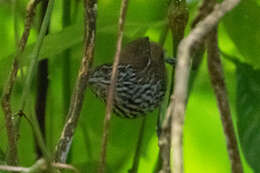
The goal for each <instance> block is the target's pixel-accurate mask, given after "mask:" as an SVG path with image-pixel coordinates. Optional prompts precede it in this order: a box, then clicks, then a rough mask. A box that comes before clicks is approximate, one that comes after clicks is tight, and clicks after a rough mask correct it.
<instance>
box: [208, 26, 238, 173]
mask: <svg viewBox="0 0 260 173" xmlns="http://www.w3.org/2000/svg"><path fill="white" fill-rule="evenodd" d="M207 46H208V70H209V74H210V78H211V83H212V86H213V88H214V91H215V95H216V97H217V101H218V107H219V111H220V114H221V120H222V124H223V127H224V132H225V135H226V141H227V150H228V154H229V159H230V161H231V168H232V173H243V167H242V163H241V159H240V155H239V149H238V142H237V139H236V135H235V129H234V125H233V122H232V116H231V111H230V107H229V102H228V96H227V89H226V85H225V81H224V74H223V69H222V65H221V60H220V56H219V48H218V34H217V28H215V29H214V30H213V31H212V32H211V33H210V34H209V37H208V40H207Z"/></svg>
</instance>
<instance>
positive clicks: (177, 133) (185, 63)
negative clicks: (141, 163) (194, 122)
mask: <svg viewBox="0 0 260 173" xmlns="http://www.w3.org/2000/svg"><path fill="white" fill-rule="evenodd" d="M238 3H239V0H225V1H223V2H222V3H221V4H218V5H216V6H215V8H214V10H213V11H212V13H210V14H209V15H208V16H207V17H206V18H205V19H204V20H203V21H201V22H200V23H198V24H197V26H196V27H195V28H194V29H193V30H192V31H191V33H190V34H189V35H188V36H187V37H186V38H185V39H183V40H182V41H181V43H180V45H179V47H178V54H177V57H178V61H177V66H176V71H175V72H176V73H175V82H174V83H175V85H174V93H173V94H174V97H175V98H174V99H173V97H172V99H171V104H170V106H169V107H168V110H169V111H168V113H170V116H171V117H172V129H171V134H172V140H171V146H172V150H173V151H174V152H173V159H172V160H174V163H173V172H175V173H182V172H183V158H182V156H183V151H182V142H183V141H182V137H183V124H184V115H185V110H186V101H187V95H188V94H187V93H188V80H189V72H190V57H191V55H192V52H193V51H194V49H195V48H196V43H198V42H200V41H201V40H203V39H204V38H205V37H206V35H207V34H208V33H209V32H210V31H211V30H212V29H213V28H214V27H215V26H216V25H217V24H218V22H219V20H220V19H221V18H222V17H223V16H224V15H225V14H226V13H227V12H228V11H230V10H231V9H232V8H234V7H235V6H236V5H237V4H238ZM173 102H175V103H174V104H173Z"/></svg>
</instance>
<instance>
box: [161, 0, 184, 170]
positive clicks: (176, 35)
mask: <svg viewBox="0 0 260 173" xmlns="http://www.w3.org/2000/svg"><path fill="white" fill-rule="evenodd" d="M188 17H189V12H188V10H187V7H186V1H185V0H172V1H171V3H170V5H169V9H168V20H169V28H170V29H171V32H172V41H173V57H176V55H177V49H178V45H179V43H180V41H181V40H182V39H183V37H184V31H185V28H186V25H187V22H188ZM174 73H175V70H174V66H172V73H171V76H172V78H171V81H170V90H169V94H168V95H167V97H168V104H169V102H170V97H171V95H172V92H173V84H174ZM170 122H171V117H170V116H169V115H168V116H166V117H165V118H164V120H163V123H162V127H161V134H160V135H159V147H160V151H159V157H160V162H162V163H161V169H160V173H169V172H170V150H171V147H170V145H171V144H170V143H171V142H170V141H171V135H170V133H171V123H170Z"/></svg>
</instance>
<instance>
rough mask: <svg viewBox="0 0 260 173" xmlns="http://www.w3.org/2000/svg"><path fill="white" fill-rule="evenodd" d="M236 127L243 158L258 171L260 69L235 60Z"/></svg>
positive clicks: (259, 156) (259, 169) (259, 161)
mask: <svg viewBox="0 0 260 173" xmlns="http://www.w3.org/2000/svg"><path fill="white" fill-rule="evenodd" d="M236 74H237V98H236V110H237V128H238V133H239V139H240V143H241V146H242V150H243V152H244V155H245V158H246V160H247V162H248V163H249V165H250V166H251V167H252V168H253V170H254V171H255V172H256V173H257V172H260V164H259V163H260V147H259V146H260V107H259V103H260V78H259V76H260V70H259V69H258V70H255V69H254V68H253V66H251V65H248V64H245V63H240V62H236Z"/></svg>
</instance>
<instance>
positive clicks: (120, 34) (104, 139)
mask: <svg viewBox="0 0 260 173" xmlns="http://www.w3.org/2000/svg"><path fill="white" fill-rule="evenodd" d="M127 7H128V0H122V2H121V7H120V16H119V21H118V25H119V26H118V27H119V29H118V35H117V45H116V53H115V57H114V63H113V68H112V75H111V79H110V80H111V82H110V86H109V89H108V96H107V105H106V115H105V119H104V130H103V137H102V148H101V158H100V159H101V160H100V165H99V170H98V172H99V173H103V172H104V171H105V162H106V148H107V142H108V133H109V126H110V119H111V111H112V105H113V97H114V90H115V85H116V80H117V67H118V64H119V58H120V54H121V47H122V40H123V31H124V23H125V18H126V12H127Z"/></svg>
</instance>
